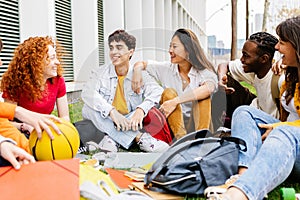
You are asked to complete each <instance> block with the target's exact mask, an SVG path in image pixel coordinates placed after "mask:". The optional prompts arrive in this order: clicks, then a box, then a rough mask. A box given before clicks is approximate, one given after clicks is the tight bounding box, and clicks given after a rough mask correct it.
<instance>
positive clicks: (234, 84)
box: [215, 32, 279, 128]
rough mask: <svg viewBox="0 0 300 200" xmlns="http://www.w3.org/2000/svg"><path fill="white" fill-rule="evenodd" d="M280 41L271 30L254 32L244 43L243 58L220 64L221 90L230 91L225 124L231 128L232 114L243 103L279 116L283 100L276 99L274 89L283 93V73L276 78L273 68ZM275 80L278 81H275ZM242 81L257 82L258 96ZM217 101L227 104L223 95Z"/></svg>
mask: <svg viewBox="0 0 300 200" xmlns="http://www.w3.org/2000/svg"><path fill="white" fill-rule="evenodd" d="M277 42H278V39H277V38H276V37H275V36H273V35H271V34H269V33H267V32H257V33H254V34H252V35H250V37H249V38H248V39H247V41H246V42H245V43H244V46H243V49H242V56H241V58H240V59H239V60H234V61H229V62H227V63H221V64H219V65H218V77H219V92H218V93H220V92H223V93H224V91H225V92H226V104H227V108H226V117H227V120H228V121H226V120H225V124H224V126H225V127H227V128H230V123H231V117H232V113H233V111H234V110H235V109H236V108H237V107H238V106H240V105H249V104H250V105H251V106H254V107H256V108H259V109H261V110H262V111H264V112H267V113H269V114H271V115H272V116H274V117H276V118H279V109H278V107H279V99H275V98H276V97H275V98H274V92H277V93H278V94H279V85H278V77H279V76H278V77H277V78H274V74H273V71H272V70H271V69H272V61H273V56H274V53H275V45H276V44H277ZM273 80H274V81H276V82H275V83H272V81H273ZM241 81H244V82H246V83H248V84H250V85H253V86H254V88H255V89H256V94H257V97H256V96H255V95H254V94H252V93H251V92H250V91H249V90H248V89H247V88H244V87H243V86H241V84H240V83H239V82H241ZM272 84H275V87H274V88H272ZM235 90H236V91H235ZM272 90H275V91H272ZM217 96H218V95H217ZM277 98H278V97H277ZM215 100H216V103H218V104H219V103H225V101H224V99H223V98H222V99H215ZM221 101H222V102H221ZM220 125H221V124H220Z"/></svg>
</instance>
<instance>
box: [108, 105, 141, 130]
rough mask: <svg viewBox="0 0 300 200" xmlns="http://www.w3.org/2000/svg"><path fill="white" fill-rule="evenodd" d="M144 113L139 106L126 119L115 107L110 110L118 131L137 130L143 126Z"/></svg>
mask: <svg viewBox="0 0 300 200" xmlns="http://www.w3.org/2000/svg"><path fill="white" fill-rule="evenodd" d="M144 116H145V113H144V111H143V110H142V109H141V108H137V109H136V110H135V112H134V114H133V115H132V117H131V118H130V119H127V118H126V117H124V115H122V114H121V113H119V112H118V111H117V110H116V109H115V108H114V109H112V110H111V111H110V117H111V119H112V121H113V122H114V124H115V126H116V129H117V130H118V131H129V130H132V131H138V130H139V129H142V128H143V119H144Z"/></svg>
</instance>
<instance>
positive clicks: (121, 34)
mask: <svg viewBox="0 0 300 200" xmlns="http://www.w3.org/2000/svg"><path fill="white" fill-rule="evenodd" d="M120 40H122V41H123V42H125V44H126V46H127V47H128V49H129V50H131V49H133V50H134V49H135V45H136V39H135V37H134V36H133V35H130V34H128V33H127V32H126V31H124V30H116V31H115V32H113V33H112V34H110V35H109V36H108V44H110V43H111V42H112V41H116V42H119V41H120Z"/></svg>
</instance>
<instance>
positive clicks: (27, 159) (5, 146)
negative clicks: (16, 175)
mask: <svg viewBox="0 0 300 200" xmlns="http://www.w3.org/2000/svg"><path fill="white" fill-rule="evenodd" d="M0 152H1V156H2V157H3V158H4V159H6V160H7V161H8V162H10V163H11V164H12V166H13V167H14V168H15V169H20V167H21V165H22V164H28V163H34V162H35V160H34V157H33V156H32V155H30V154H29V153H27V152H26V151H25V150H23V149H21V148H19V147H17V146H16V145H14V144H13V143H11V142H8V141H3V142H1V143H0Z"/></svg>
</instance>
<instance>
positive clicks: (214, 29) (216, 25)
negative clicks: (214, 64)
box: [206, 0, 264, 48]
mask: <svg viewBox="0 0 300 200" xmlns="http://www.w3.org/2000/svg"><path fill="white" fill-rule="evenodd" d="M237 2H238V5H237V10H238V11H237V15H238V27H237V28H238V31H237V32H238V39H246V31H245V30H246V17H245V16H246V5H245V2H246V0H238V1H237ZM206 8H207V11H206V33H207V35H216V37H217V41H219V40H223V42H224V44H225V48H230V44H231V0H207V1H206ZM221 8H223V9H221ZM263 10H264V1H263V0H249V15H250V16H249V22H250V21H251V20H253V16H254V15H255V14H256V13H263Z"/></svg>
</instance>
